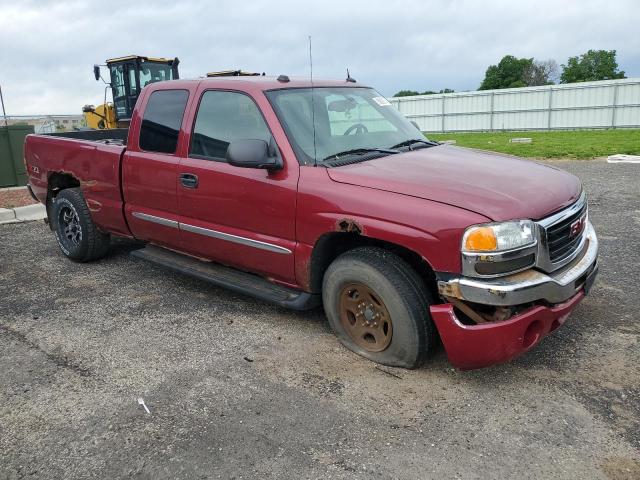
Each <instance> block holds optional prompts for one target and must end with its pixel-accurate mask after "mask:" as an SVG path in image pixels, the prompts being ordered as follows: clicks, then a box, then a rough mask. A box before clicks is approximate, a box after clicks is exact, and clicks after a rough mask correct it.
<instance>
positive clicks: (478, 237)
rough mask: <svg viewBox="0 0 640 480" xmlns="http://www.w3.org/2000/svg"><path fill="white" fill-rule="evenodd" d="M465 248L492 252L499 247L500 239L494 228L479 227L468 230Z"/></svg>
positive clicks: (472, 250)
mask: <svg viewBox="0 0 640 480" xmlns="http://www.w3.org/2000/svg"><path fill="white" fill-rule="evenodd" d="M464 248H465V250H466V251H468V252H491V251H494V250H497V249H498V240H497V238H496V234H495V232H494V231H493V229H492V228H490V227H478V228H475V229H474V230H472V231H470V232H468V234H467V235H466V238H465V241H464Z"/></svg>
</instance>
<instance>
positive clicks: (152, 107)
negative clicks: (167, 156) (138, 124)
mask: <svg viewBox="0 0 640 480" xmlns="http://www.w3.org/2000/svg"><path fill="white" fill-rule="evenodd" d="M188 98H189V92H187V91H186V90H157V91H155V92H153V93H152V94H151V97H149V101H148V102H147V107H146V108H145V110H144V116H143V117H142V128H141V129H140V149H141V150H146V151H148V152H161V153H175V152H176V147H177V146H178V132H179V131H180V125H181V124H182V116H183V115H184V109H185V107H186V106H187V99H188Z"/></svg>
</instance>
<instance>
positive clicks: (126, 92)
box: [106, 55, 180, 126]
mask: <svg viewBox="0 0 640 480" xmlns="http://www.w3.org/2000/svg"><path fill="white" fill-rule="evenodd" d="M106 63H107V68H108V69H109V74H110V76H111V92H112V94H113V108H114V114H115V120H116V122H117V123H118V126H126V125H127V124H128V123H129V121H130V120H131V115H132V114H133V108H134V107H135V105H136V100H138V96H139V95H140V91H141V90H142V89H143V88H144V87H145V86H147V85H148V84H150V83H155V82H162V81H165V80H174V79H177V78H179V75H178V64H179V63H180V61H179V60H178V59H177V58H174V59H171V60H169V59H166V58H151V57H140V56H134V55H132V56H129V57H121V58H112V59H110V60H107V62H106Z"/></svg>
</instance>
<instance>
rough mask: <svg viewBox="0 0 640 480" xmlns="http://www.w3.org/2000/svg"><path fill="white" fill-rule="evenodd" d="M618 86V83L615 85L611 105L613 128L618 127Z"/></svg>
mask: <svg viewBox="0 0 640 480" xmlns="http://www.w3.org/2000/svg"><path fill="white" fill-rule="evenodd" d="M618 87H619V85H618V84H617V83H616V84H615V86H614V87H613V106H612V107H611V128H616V108H617V106H618Z"/></svg>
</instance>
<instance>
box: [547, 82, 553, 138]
mask: <svg viewBox="0 0 640 480" xmlns="http://www.w3.org/2000/svg"><path fill="white" fill-rule="evenodd" d="M552 107H553V87H552V86H549V108H548V112H549V114H548V115H547V130H551V112H552V110H551V109H552Z"/></svg>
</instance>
